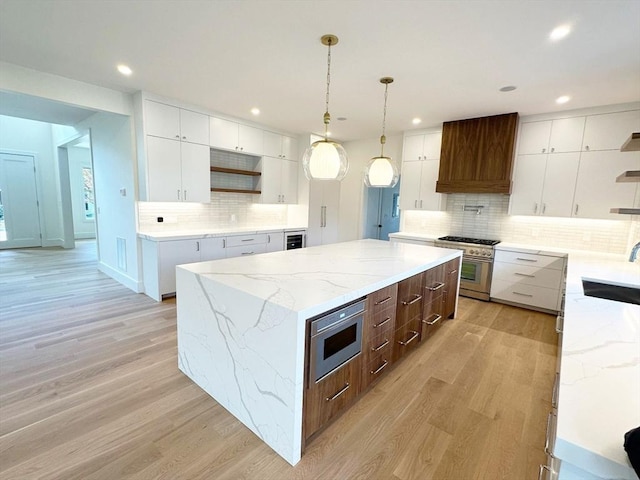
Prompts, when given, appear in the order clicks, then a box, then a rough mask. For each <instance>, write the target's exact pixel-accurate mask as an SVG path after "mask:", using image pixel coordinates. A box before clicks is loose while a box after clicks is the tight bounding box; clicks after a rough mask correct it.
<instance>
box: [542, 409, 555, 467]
mask: <svg viewBox="0 0 640 480" xmlns="http://www.w3.org/2000/svg"><path fill="white" fill-rule="evenodd" d="M554 416H555V415H554V413H553V412H549V415H547V434H546V437H545V439H544V453H546V454H547V455H550V456H552V457H553V452H552V451H551V450H552V447H551V420H552V419H553V417H554ZM554 458H555V457H554Z"/></svg>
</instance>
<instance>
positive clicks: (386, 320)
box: [373, 317, 391, 328]
mask: <svg viewBox="0 0 640 480" xmlns="http://www.w3.org/2000/svg"><path fill="white" fill-rule="evenodd" d="M389 320H391V317H387V318H385V319H384V320H383V321H381V322H380V323H377V324H375V325H374V326H373V328H378V327H381V326H383V325H384V324H385V323H387V322H388V321H389Z"/></svg>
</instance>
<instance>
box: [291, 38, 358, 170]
mask: <svg viewBox="0 0 640 480" xmlns="http://www.w3.org/2000/svg"><path fill="white" fill-rule="evenodd" d="M320 41H321V42H322V44H323V45H326V46H327V47H329V49H328V50H329V53H328V55H327V96H326V109H325V113H324V139H323V140H318V141H317V142H313V143H312V144H311V145H310V146H309V148H307V150H306V152H304V156H303V157H302V167H303V168H304V174H305V175H306V177H307V178H308V179H309V180H342V179H343V178H344V177H345V175H346V174H347V170H348V169H349V160H348V158H347V152H345V151H344V148H343V147H342V145H340V144H339V143H336V142H334V141H331V140H329V138H328V136H329V135H328V129H329V122H330V121H331V115H329V83H330V81H331V46H332V45H336V44H337V43H338V37H336V36H335V35H323V36H322V38H321V39H320Z"/></svg>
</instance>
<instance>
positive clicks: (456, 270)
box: [449, 268, 458, 275]
mask: <svg viewBox="0 0 640 480" xmlns="http://www.w3.org/2000/svg"><path fill="white" fill-rule="evenodd" d="M454 273H458V269H457V268H456V269H455V270H451V271H450V272H449V275H453V274H454Z"/></svg>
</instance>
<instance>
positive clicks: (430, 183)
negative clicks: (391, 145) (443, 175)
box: [400, 132, 446, 210]
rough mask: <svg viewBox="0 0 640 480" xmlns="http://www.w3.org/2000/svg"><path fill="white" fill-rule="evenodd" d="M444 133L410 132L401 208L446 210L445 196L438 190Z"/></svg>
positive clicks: (406, 145)
mask: <svg viewBox="0 0 640 480" xmlns="http://www.w3.org/2000/svg"><path fill="white" fill-rule="evenodd" d="M441 142H442V133H441V132H433V133H425V134H418V135H408V136H406V137H405V138H404V146H403V150H402V172H401V177H400V178H401V182H400V208H401V209H403V210H443V209H444V208H445V198H446V197H445V196H444V195H443V194H441V193H437V192H436V181H437V180H438V171H439V169H440V144H441Z"/></svg>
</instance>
